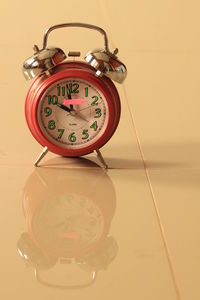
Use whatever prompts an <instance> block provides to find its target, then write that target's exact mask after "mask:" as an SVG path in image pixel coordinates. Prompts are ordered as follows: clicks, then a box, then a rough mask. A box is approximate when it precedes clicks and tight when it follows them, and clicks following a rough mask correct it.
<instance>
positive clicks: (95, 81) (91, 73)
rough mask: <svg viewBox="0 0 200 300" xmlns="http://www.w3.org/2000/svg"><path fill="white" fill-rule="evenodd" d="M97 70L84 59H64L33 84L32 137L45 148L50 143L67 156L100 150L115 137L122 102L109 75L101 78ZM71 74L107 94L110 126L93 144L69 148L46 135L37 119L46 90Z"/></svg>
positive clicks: (29, 116) (29, 114) (29, 103)
mask: <svg viewBox="0 0 200 300" xmlns="http://www.w3.org/2000/svg"><path fill="white" fill-rule="evenodd" d="M95 72H96V70H95V69H94V68H93V67H91V66H90V65H88V64H86V63H84V62H65V63H61V64H59V65H57V66H56V67H55V68H54V69H53V73H52V74H51V76H49V77H47V75H46V74H42V75H39V76H38V77H37V78H36V79H35V81H34V82H33V83H32V85H31V86H30V88H29V91H28V94H27V97H26V102H25V116H26V121H27V124H28V127H29V129H30V131H31V133H32V135H33V137H34V138H35V139H36V140H37V141H38V142H39V143H40V144H41V145H42V146H43V147H44V146H47V147H48V149H49V150H50V151H52V152H54V153H56V154H59V155H62V156H66V157H67V156H68V157H76V156H83V155H86V154H89V153H91V152H93V151H94V150H96V149H100V148H101V147H102V146H103V145H105V144H106V143H107V142H108V140H109V139H110V138H111V137H112V135H113V134H114V132H115V130H116V128H117V126H118V123H119V120H120V113H121V105H120V98H119V94H118V92H117V89H116V87H115V85H114V84H113V82H112V81H111V80H110V79H109V78H107V77H105V76H103V77H101V78H99V77H97V76H96V75H95ZM72 77H73V78H81V79H83V80H87V81H89V82H90V83H91V84H92V85H94V86H96V87H97V88H98V89H99V90H100V91H101V92H102V94H103V95H104V96H105V98H106V101H107V104H108V110H109V119H108V125H107V128H106V130H105V132H104V133H103V135H102V136H101V137H99V139H98V140H97V141H96V142H94V143H93V144H91V145H90V146H86V147H85V148H81V149H67V148H62V147H60V146H57V145H54V144H53V143H51V142H50V141H49V140H48V139H47V138H46V137H45V136H44V134H43V133H42V131H41V130H40V127H39V124H38V120H37V108H38V104H39V101H40V99H41V97H42V95H43V93H44V92H45V91H46V89H47V88H48V87H49V86H50V85H52V84H54V83H56V82H57V81H59V80H62V79H67V78H72Z"/></svg>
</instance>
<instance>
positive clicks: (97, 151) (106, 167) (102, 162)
mask: <svg viewBox="0 0 200 300" xmlns="http://www.w3.org/2000/svg"><path fill="white" fill-rule="evenodd" d="M94 153H95V154H96V156H97V158H98V160H99V161H100V163H101V166H103V168H104V169H105V170H107V169H108V165H107V164H106V162H105V160H104V158H103V156H102V154H101V152H100V150H99V149H96V150H94Z"/></svg>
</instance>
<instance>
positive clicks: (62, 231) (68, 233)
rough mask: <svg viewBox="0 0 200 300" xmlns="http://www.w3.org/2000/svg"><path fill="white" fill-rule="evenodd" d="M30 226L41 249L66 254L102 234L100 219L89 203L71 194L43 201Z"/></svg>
mask: <svg viewBox="0 0 200 300" xmlns="http://www.w3.org/2000/svg"><path fill="white" fill-rule="evenodd" d="M32 226H33V227H32V230H33V232H34V234H35V236H37V239H38V240H39V241H40V242H41V243H42V244H43V245H44V246H45V248H47V249H50V248H53V249H57V251H60V253H65V254H66V255H67V254H68V253H69V252H71V251H72V252H73V251H75V252H76V251H79V250H82V249H85V248H87V247H88V246H91V245H92V244H93V243H95V241H98V240H99V239H100V237H101V235H102V232H103V228H104V218H103V216H102V213H101V211H100V209H99V208H98V206H97V205H95V203H94V202H93V201H92V200H90V199H88V198H86V197H84V196H81V195H77V194H74V193H71V194H67V195H60V196H59V199H57V197H56V198H55V199H51V200H48V201H44V203H43V205H42V207H40V209H39V210H38V211H37V213H36V214H35V216H34V218H33V223H32Z"/></svg>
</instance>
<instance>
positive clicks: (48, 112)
mask: <svg viewBox="0 0 200 300" xmlns="http://www.w3.org/2000/svg"><path fill="white" fill-rule="evenodd" d="M44 112H45V117H48V116H50V115H51V114H52V109H51V108H50V107H48V106H47V107H45V108H44Z"/></svg>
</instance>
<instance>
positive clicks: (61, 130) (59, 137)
mask: <svg viewBox="0 0 200 300" xmlns="http://www.w3.org/2000/svg"><path fill="white" fill-rule="evenodd" d="M64 131H65V129H58V132H60V134H59V135H58V139H59V140H60V139H61V137H62V136H63V133H64Z"/></svg>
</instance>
